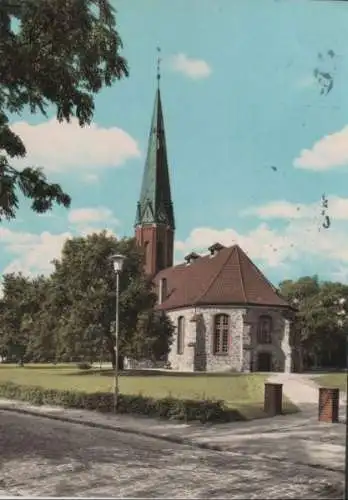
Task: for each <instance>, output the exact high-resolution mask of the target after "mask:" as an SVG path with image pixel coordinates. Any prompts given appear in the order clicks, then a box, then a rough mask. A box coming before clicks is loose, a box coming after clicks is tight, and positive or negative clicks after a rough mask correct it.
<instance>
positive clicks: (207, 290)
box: [194, 247, 233, 304]
mask: <svg viewBox="0 0 348 500" xmlns="http://www.w3.org/2000/svg"><path fill="white" fill-rule="evenodd" d="M232 251H233V248H231V247H230V248H229V252H228V254H227V258H226V260H225V262H224V263H223V264H222V266H221V267H220V269H219V270H218V271H217V273H216V274H215V276H213V278H212V280H211V281H210V283H209V285H208V286H207V288H206V290H205V291H204V292H203V293H202V294H201V295H200V296H199V297H198V299H196V300H195V302H194V303H195V304H197V303H199V302H200V301H201V300H202V299H203V297H204V296H205V295H207V293H208V292H209V290H210V288H211V287H212V286H213V284H214V283H215V281H216V280H217V278H218V277H219V275H220V274H221V272H222V271H223V269H224V267H225V265H226V264H227V261H228V259H229V258H230V257H231V255H232ZM213 258H214V257H213Z"/></svg>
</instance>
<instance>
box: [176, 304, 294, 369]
mask: <svg viewBox="0 0 348 500" xmlns="http://www.w3.org/2000/svg"><path fill="white" fill-rule="evenodd" d="M216 314H228V315H229V316H230V341H229V349H228V353H227V354H226V355H215V354H214V352H213V347H214V346H213V328H214V316H215V315H216ZM265 314H267V315H269V316H271V318H272V322H273V332H272V344H264V345H261V344H258V342H257V325H258V320H259V317H260V316H261V315H265ZM168 315H169V317H170V319H171V320H172V322H173V324H174V326H175V327H176V330H175V334H174V341H173V344H172V347H171V351H170V353H169V356H168V361H169V363H170V365H171V368H172V369H173V370H178V371H227V370H236V371H244V372H248V371H251V370H253V371H254V370H256V369H257V356H258V354H259V353H260V352H269V353H270V354H271V356H272V370H273V371H287V372H289V371H291V347H290V345H289V335H290V322H289V320H288V319H286V318H284V316H283V313H282V311H281V310H279V309H265V308H262V307H252V308H248V309H245V308H244V309H241V308H235V307H222V306H221V307H205V308H202V307H200V308H197V309H194V308H186V309H180V310H177V311H170V312H168ZM180 316H183V317H184V318H185V336H184V351H183V354H178V353H177V325H178V318H179V317H180Z"/></svg>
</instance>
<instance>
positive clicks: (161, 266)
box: [157, 241, 164, 271]
mask: <svg viewBox="0 0 348 500" xmlns="http://www.w3.org/2000/svg"><path fill="white" fill-rule="evenodd" d="M157 269H158V271H161V269H164V254H163V243H162V241H158V242H157Z"/></svg>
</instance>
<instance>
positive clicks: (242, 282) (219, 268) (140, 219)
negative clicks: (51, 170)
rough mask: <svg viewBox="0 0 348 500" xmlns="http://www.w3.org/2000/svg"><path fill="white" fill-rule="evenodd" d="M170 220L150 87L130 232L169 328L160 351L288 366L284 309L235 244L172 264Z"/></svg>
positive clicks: (184, 360) (216, 363) (192, 358)
mask: <svg viewBox="0 0 348 500" xmlns="http://www.w3.org/2000/svg"><path fill="white" fill-rule="evenodd" d="M174 234H175V219H174V208H173V201H172V196H171V189H170V176H169V167H168V158H167V148H166V137H165V130H164V120H163V110H162V102H161V93H160V88H159V75H158V88H157V91H156V97H155V104H154V110H153V116H152V122H151V130H150V135H149V142H148V151H147V157H146V163H145V168H144V174H143V180H142V186H141V192H140V198H139V201H138V204H137V210H136V221H135V237H136V241H137V243H138V244H139V245H140V246H141V247H142V248H143V249H144V255H145V271H146V273H147V274H148V275H149V276H150V277H151V278H152V279H153V281H154V284H155V286H156V290H157V294H158V304H157V309H158V310H159V311H165V312H166V313H167V315H168V316H169V317H170V319H171V320H172V322H173V324H174V326H175V334H174V341H173V343H172V346H171V351H170V353H169V356H168V362H169V364H170V367H171V368H172V369H173V370H179V371H185V372H190V371H229V370H231V371H243V372H249V371H285V372H290V371H292V369H293V362H292V358H293V356H292V348H291V345H290V326H291V315H292V314H291V313H292V309H291V307H290V306H289V304H288V303H287V302H286V301H285V300H284V299H283V298H282V297H280V296H279V295H278V293H277V291H276V289H275V287H274V286H273V285H272V284H271V283H270V282H269V281H268V280H267V279H266V277H265V276H264V275H263V274H262V272H261V271H260V270H259V269H258V268H257V267H256V266H255V264H254V263H253V262H252V261H251V260H250V259H249V257H248V256H247V255H246V253H245V252H244V251H243V250H242V249H241V248H240V247H239V246H238V245H232V246H229V247H225V246H223V245H221V244H220V243H218V242H212V245H211V246H210V247H209V248H207V253H206V254H205V255H199V254H197V253H195V252H193V251H192V252H191V253H189V254H188V255H187V256H186V257H185V261H184V262H183V263H181V264H179V265H173V254H174Z"/></svg>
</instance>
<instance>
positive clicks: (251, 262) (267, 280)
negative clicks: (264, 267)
mask: <svg viewBox="0 0 348 500" xmlns="http://www.w3.org/2000/svg"><path fill="white" fill-rule="evenodd" d="M240 250H241V251H242V252H243V254H244V255H245V257H246V258H247V259H248V261H249V263H250V264H251V265H252V266H253V268H254V269H255V270H256V272H257V273H258V274H259V276H260V277H261V278H262V279H263V280H264V281H265V282H266V283H267V285H269V286H270V287H271V288H272V290H273V292H274V293H275V294H276V295H277V296H278V297H279V295H278V292H277V289H276V287H275V286H274V285H273V284H272V283H271V282H270V281H269V279H268V278H266V276H265V275H264V274H263V272H262V271H260V269H259V268H258V267H257V265H256V264H254V262H253V261H252V260H251V259H250V257H249V256H248V255H247V254H246V253H245V252H244V251H243V250H242V249H240Z"/></svg>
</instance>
